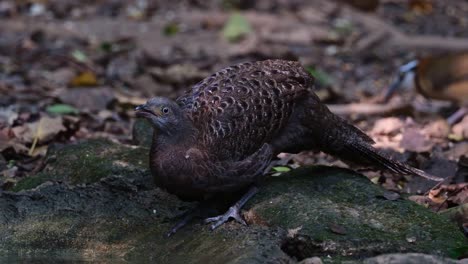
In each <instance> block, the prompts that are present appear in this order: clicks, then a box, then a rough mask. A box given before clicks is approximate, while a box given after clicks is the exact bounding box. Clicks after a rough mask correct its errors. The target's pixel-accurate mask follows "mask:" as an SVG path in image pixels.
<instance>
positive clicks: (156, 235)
mask: <svg viewBox="0 0 468 264" xmlns="http://www.w3.org/2000/svg"><path fill="white" fill-rule="evenodd" d="M147 151H148V150H147V149H143V148H140V147H129V146H124V145H120V144H116V143H111V142H109V141H103V140H94V141H87V142H84V143H81V144H76V145H70V146H66V147H64V148H61V149H56V150H52V151H50V153H49V155H48V163H47V164H46V167H45V169H44V170H43V171H42V172H41V173H39V174H38V175H36V176H31V178H29V179H26V180H24V181H23V182H22V183H21V184H22V187H21V188H18V190H19V189H21V191H18V192H3V193H0V234H2V235H1V236H0V256H2V257H0V262H1V263H3V262H6V263H9V262H15V261H18V260H19V259H22V260H24V259H26V260H30V261H32V262H34V261H37V260H43V259H48V260H50V259H51V258H55V259H56V260H66V261H73V260H76V261H80V260H91V261H112V262H124V261H130V262H149V261H151V262H154V263H179V262H184V263H267V262H271V263H293V262H296V261H297V260H302V259H305V258H309V257H313V256H318V257H321V258H322V260H323V261H324V262H325V263H326V262H341V261H343V260H349V261H360V260H362V259H363V258H367V257H374V256H377V255H380V254H383V253H398V252H419V253H428V254H433V255H439V256H445V257H456V256H457V254H460V253H461V250H463V249H464V246H465V247H466V240H465V238H464V237H463V235H462V234H461V233H460V232H459V231H458V229H457V228H456V226H455V225H454V224H452V223H451V222H449V221H448V220H447V219H446V218H444V217H442V216H439V215H437V214H435V213H432V212H430V211H428V210H427V209H425V208H423V207H421V206H419V205H417V204H414V203H412V202H410V201H407V200H402V199H400V200H393V201H392V200H387V199H385V198H384V190H382V189H381V188H380V187H378V186H376V185H374V184H372V183H371V182H369V181H368V180H367V179H366V178H365V177H363V176H361V175H359V174H356V173H354V172H351V171H348V170H343V169H336V168H329V167H313V168H303V169H298V170H295V171H293V172H291V173H288V174H284V175H282V176H279V177H272V178H271V179H269V180H268V181H267V183H266V185H265V186H264V188H262V189H261V191H260V193H259V194H258V195H257V196H256V197H255V198H254V199H253V200H252V201H251V202H250V203H249V204H247V206H246V209H247V210H246V213H245V216H246V218H247V220H248V222H249V224H250V225H249V226H247V227H246V226H241V225H239V224H237V223H232V222H231V223H228V224H225V225H224V226H221V227H220V228H219V229H217V230H215V231H210V230H209V227H208V226H205V225H202V224H200V222H197V221H196V222H194V223H192V224H190V225H189V226H187V227H186V228H184V229H182V230H180V231H179V232H178V233H176V234H175V235H174V236H173V237H171V238H165V237H164V234H165V233H166V231H167V230H168V229H169V228H170V226H171V225H173V224H174V223H175V221H177V216H178V215H180V214H181V213H182V212H184V211H185V210H187V209H189V208H191V207H193V206H194V204H193V203H184V202H181V201H179V200H178V199H177V198H176V197H174V196H172V195H169V194H167V193H166V192H164V191H162V190H160V189H158V188H154V186H153V183H152V180H151V175H150V173H149V171H148V169H147V162H146V160H147ZM94 162H96V163H94ZM37 178H39V179H40V180H37Z"/></svg>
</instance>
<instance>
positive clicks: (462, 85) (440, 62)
mask: <svg viewBox="0 0 468 264" xmlns="http://www.w3.org/2000/svg"><path fill="white" fill-rule="evenodd" d="M410 73H413V74H414V86H415V87H416V90H417V92H419V93H420V94H421V95H423V96H425V97H426V98H429V99H435V100H444V101H450V102H453V103H454V104H456V105H458V106H459V107H460V109H459V110H458V111H456V112H455V113H454V114H452V115H451V116H450V117H449V118H448V119H447V122H448V123H449V124H450V125H453V124H455V123H456V122H458V121H459V120H460V119H462V118H463V116H465V115H466V114H467V113H468V52H463V53H451V54H444V55H437V56H428V57H424V58H421V59H419V60H415V61H411V62H409V63H407V64H405V65H403V66H401V67H400V69H399V72H398V76H397V78H396V79H395V81H394V82H393V83H392V84H391V85H390V86H389V88H388V89H387V91H386V94H385V97H384V101H385V102H388V100H389V99H390V98H391V97H392V96H393V94H394V93H395V92H396V91H397V90H398V89H399V88H400V87H401V84H402V83H403V81H404V80H405V77H407V75H408V74H410Z"/></svg>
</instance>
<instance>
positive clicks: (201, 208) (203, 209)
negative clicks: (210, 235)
mask: <svg viewBox="0 0 468 264" xmlns="http://www.w3.org/2000/svg"><path fill="white" fill-rule="evenodd" d="M210 209H211V208H210V201H202V202H200V203H199V204H198V205H197V206H196V207H195V208H193V209H192V210H189V211H187V212H185V213H184V214H183V215H182V219H181V220H180V221H178V222H177V223H176V224H175V225H174V226H173V227H172V228H171V229H170V230H169V232H167V234H166V237H170V236H172V235H173V234H175V233H176V232H177V231H178V230H179V229H181V228H182V227H184V226H186V225H187V224H188V223H190V221H192V220H193V219H194V218H202V217H206V216H209V215H213V214H214V212H213V210H212V211H211V212H210Z"/></svg>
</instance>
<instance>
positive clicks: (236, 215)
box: [205, 204, 247, 230]
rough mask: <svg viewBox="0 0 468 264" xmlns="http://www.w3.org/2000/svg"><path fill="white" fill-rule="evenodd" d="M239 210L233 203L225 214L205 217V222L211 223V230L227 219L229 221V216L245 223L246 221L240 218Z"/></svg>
mask: <svg viewBox="0 0 468 264" xmlns="http://www.w3.org/2000/svg"><path fill="white" fill-rule="evenodd" d="M240 210H241V209H240V206H238V205H237V204H236V205H233V206H231V207H229V210H228V211H227V212H226V213H225V214H222V215H218V216H215V217H210V218H206V219H205V223H213V224H212V225H211V230H214V229H216V228H218V227H219V226H220V225H222V224H224V223H226V222H227V221H229V219H230V218H232V219H234V220H235V221H236V222H238V223H240V224H243V225H247V223H246V222H245V220H244V219H243V218H242V216H241V214H240Z"/></svg>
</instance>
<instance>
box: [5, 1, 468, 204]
mask: <svg viewBox="0 0 468 264" xmlns="http://www.w3.org/2000/svg"><path fill="white" fill-rule="evenodd" d="M466 14H468V1H435V0H434V1H431V0H380V1H376V0H375V1H372V0H369V1H367V0H362V1H359V0H348V1H345V0H343V1H325V0H323V1H319V0H314V1H305V0H290V1H288V0H272V1H267V0H259V1H246V0H220V1H215V0H207V1H196V0H192V1H189V0H186V1H153V0H136V1H130V0H129V1H124V0H97V1H72V0H30V1H27V0H16V1H13V0H2V1H0V189H3V190H9V189H11V188H13V187H14V185H15V183H16V182H17V181H18V180H19V179H21V178H23V177H25V176H27V175H30V174H34V173H35V172H37V171H40V170H41V168H42V167H43V164H44V162H43V159H44V156H45V154H46V152H47V149H48V148H49V147H50V146H52V145H54V144H70V143H73V142H76V141H78V140H81V139H85V138H95V137H105V138H109V139H111V140H113V141H118V142H121V143H127V144H132V143H134V141H133V139H132V128H133V125H134V122H135V118H134V117H135V116H134V111H133V109H134V107H135V106H136V105H138V104H141V103H144V102H145V101H146V100H147V99H148V98H150V97H152V96H168V97H171V98H176V97H177V96H178V95H180V94H181V93H182V92H183V91H185V90H186V89H188V88H189V87H190V86H192V85H193V84H195V83H197V82H198V81H200V80H202V79H203V78H204V77H206V76H208V75H209V74H211V73H213V72H215V71H217V70H219V69H221V68H223V67H225V66H229V65H232V64H236V63H239V62H245V61H255V60H265V59H273V58H276V59H287V60H295V61H300V62H301V63H302V65H304V67H306V69H307V70H308V71H309V72H310V74H312V75H313V76H315V78H316V87H315V88H316V92H317V94H318V95H319V96H320V98H321V99H322V100H323V101H324V102H326V103H327V104H329V105H330V107H331V109H332V110H333V111H334V112H336V113H338V114H340V115H342V116H344V117H345V118H347V119H348V120H350V122H352V123H354V124H355V125H357V126H359V127H360V128H361V129H363V130H364V131H365V132H366V133H368V134H369V135H371V136H372V137H373V138H374V139H375V140H376V142H377V146H378V147H380V148H382V149H384V150H385V151H387V152H388V153H389V154H391V155H392V156H393V157H395V158H396V159H399V160H402V161H404V162H408V163H409V164H411V165H413V166H415V167H419V168H422V169H425V170H427V171H428V172H430V173H433V174H435V175H438V176H442V177H445V178H449V180H448V181H447V185H446V186H451V187H450V188H451V189H450V188H448V187H446V189H438V190H439V191H438V192H433V193H432V196H431V195H427V193H426V195H423V194H424V193H425V192H426V191H428V190H429V189H430V187H432V185H431V183H427V182H421V181H419V180H417V179H413V180H410V179H407V178H403V177H402V176H396V175H391V176H389V175H383V174H382V173H381V172H376V171H370V170H362V172H364V173H366V175H367V176H368V177H369V178H370V179H371V180H372V181H373V182H375V183H379V184H382V185H383V186H384V187H385V188H387V189H389V190H395V191H399V192H400V191H401V192H410V193H413V194H414V195H413V199H414V200H416V201H418V202H420V203H422V204H426V205H428V206H431V207H432V208H434V210H436V209H437V210H440V209H441V208H447V207H451V206H454V205H457V204H462V203H466V202H467V201H468V188H467V185H466V183H465V182H466V177H467V175H468V173H467V168H468V160H467V158H466V155H467V153H468V143H467V141H466V138H467V137H468V119H467V118H465V119H463V117H462V118H461V119H459V120H457V121H456V122H454V123H453V124H448V123H447V122H446V121H445V120H446V118H447V117H449V116H450V115H451V114H453V113H454V112H456V111H457V109H459V108H460V107H462V106H463V104H464V102H463V100H458V101H457V100H455V99H457V98H463V96H464V92H466V91H467V89H468V85H467V84H466V81H467V80H468V78H467V76H468V75H467V73H466V70H465V71H464V72H463V70H462V73H461V76H462V77H460V74H458V75H457V74H453V71H456V70H460V69H466V68H468V67H467V66H466V65H467V64H466V56H465V61H464V62H463V61H462V62H461V63H460V64H457V65H458V67H452V65H453V64H454V63H453V61H457V62H458V58H460V56H462V55H460V56H459V55H458V54H464V53H463V52H464V50H466V49H468V39H467V38H468V16H467V15H466ZM446 54H451V55H450V56H451V57H450V58H453V59H449V60H448V61H447V60H444V61H442V62H441V63H433V64H434V65H437V66H429V70H425V71H413V73H412V74H411V73H408V74H406V75H405V76H406V77H405V78H401V79H402V82H401V84H400V86H401V89H400V90H399V91H398V92H396V93H395V94H394V96H393V97H392V98H390V99H389V100H388V101H387V102H384V100H383V99H382V98H383V94H385V92H386V90H387V88H388V87H389V85H390V84H391V83H392V82H393V81H394V80H396V78H397V76H398V73H399V67H400V66H402V65H404V64H405V63H407V62H409V61H412V60H420V61H421V60H423V59H428V60H429V62H439V59H440V58H442V59H443V58H447V56H448V55H446ZM453 54H455V55H453ZM463 63H464V64H463ZM463 65H464V66H463ZM426 68H427V67H426ZM420 69H422V68H420ZM434 72H436V73H441V76H442V77H440V78H438V79H437V80H434V79H431V78H432V77H431V76H433V75H434ZM463 74H465V75H463ZM415 76H416V77H417V76H419V78H420V79H421V80H422V82H423V83H429V86H431V84H434V85H438V87H439V86H440V87H441V90H442V91H452V90H453V89H452V90H450V89H446V90H444V88H445V87H448V86H449V85H452V84H455V85H457V86H456V87H459V88H457V89H458V90H457V89H455V90H454V91H455V92H453V93H452V92H451V96H449V97H448V98H446V97H444V98H442V99H444V100H440V98H436V99H438V100H433V99H434V98H433V99H431V98H430V97H431V96H430V95H429V96H428V95H427V93H426V94H425V93H424V92H422V93H421V89H419V90H418V89H417V87H416V88H415V87H414V86H415V85H414V79H415V78H416V77H415ZM453 76H457V77H453ZM463 76H464V77H463ZM441 80H442V81H441ZM463 82H465V83H463ZM434 85H433V86H434ZM450 87H451V86H450ZM460 87H461V88H460ZM405 88H406V89H405ZM422 90H424V89H422ZM427 91H430V92H429V94H432V95H433V94H436V96H435V97H437V95H438V93H439V94H440V92H438V90H436V91H432V90H430V89H429V90H426V92H427ZM431 91H432V92H431ZM457 91H458V92H457ZM442 93H443V92H442ZM465 94H466V93H465ZM423 95H426V96H423ZM433 97H434V96H433ZM439 97H440V96H439ZM465 102H466V97H465ZM464 155H465V156H464ZM280 158H282V159H284V160H285V162H284V163H285V164H286V165H288V166H290V167H297V166H302V165H309V164H317V163H319V164H333V165H339V166H346V165H345V164H344V163H342V162H340V161H337V160H335V159H333V158H331V157H328V156H326V155H323V154H317V153H302V154H300V155H296V156H292V157H291V156H289V155H286V154H285V155H282V156H281V157H280Z"/></svg>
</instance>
